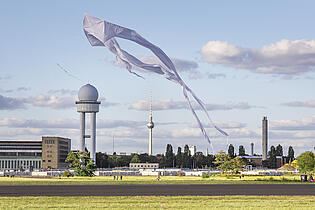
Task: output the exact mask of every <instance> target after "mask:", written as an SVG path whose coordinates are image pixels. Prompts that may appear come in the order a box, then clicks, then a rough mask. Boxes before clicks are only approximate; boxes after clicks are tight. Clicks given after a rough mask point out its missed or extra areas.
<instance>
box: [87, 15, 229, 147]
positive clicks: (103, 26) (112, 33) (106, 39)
mask: <svg viewBox="0 0 315 210" xmlns="http://www.w3.org/2000/svg"><path fill="white" fill-rule="evenodd" d="M83 29H84V33H85V35H86V37H87V38H88V40H89V42H90V44H91V45H92V46H105V47H107V48H108V49H109V50H110V51H111V52H112V53H114V54H115V55H116V59H117V60H119V61H121V62H122V63H123V64H124V65H125V66H126V69H127V70H128V71H129V72H130V73H132V74H134V75H136V76H138V77H142V76H140V75H138V74H137V73H135V72H133V71H131V68H132V65H134V66H137V67H139V68H141V69H143V70H145V71H148V72H154V73H157V74H160V75H163V76H164V77H165V78H166V79H168V80H170V81H173V82H175V83H177V84H179V85H180V86H181V87H182V89H183V94H184V96H185V98H186V100H187V103H188V105H189V108H190V110H191V111H192V113H193V115H194V116H195V118H196V120H197V122H198V125H199V127H200V130H201V132H202V134H203V135H204V137H205V138H206V139H207V141H208V142H209V144H211V142H210V139H209V137H208V135H207V132H206V130H205V129H204V126H203V125H202V123H201V122H200V120H199V118H198V116H197V114H196V112H195V110H194V109H193V107H192V104H191V102H190V99H189V96H188V94H187V93H190V94H191V96H192V97H193V98H194V99H195V100H196V102H197V103H198V104H199V105H200V107H201V109H202V110H203V111H204V113H205V114H206V116H207V118H208V119H209V121H210V123H211V124H212V126H213V127H214V128H215V129H216V130H217V131H219V132H220V133H221V134H223V135H224V136H228V134H227V133H226V132H224V131H223V130H222V129H220V128H218V127H217V126H216V125H214V123H213V121H212V120H211V118H210V116H209V114H208V112H207V109H206V106H205V104H204V103H203V102H202V101H201V100H200V99H199V98H198V97H197V96H196V95H195V94H194V92H193V91H192V90H191V89H190V88H189V87H187V85H186V84H185V83H184V81H183V80H182V79H181V77H180V76H179V74H178V73H177V71H176V68H175V66H174V64H173V62H172V61H171V59H170V58H169V57H168V56H167V55H166V54H165V53H164V52H163V51H162V50H161V49H160V48H159V47H157V46H155V45H154V44H152V43H151V42H149V41H147V40H146V39H144V38H143V37H142V36H140V35H139V34H138V33H137V32H136V31H134V30H131V29H128V28H124V27H121V26H118V25H115V24H112V23H109V22H106V21H104V20H101V19H99V18H96V17H92V16H90V15H88V14H85V15H84V20H83ZM115 37H118V38H122V39H127V40H130V41H133V42H136V43H137V44H139V45H142V46H143V47H145V48H148V49H149V50H151V51H152V52H153V53H154V54H155V55H156V57H158V58H159V60H160V61H161V62H162V65H160V64H147V63H143V62H142V61H141V60H139V59H138V58H136V57H135V56H133V55H131V54H129V53H128V52H126V51H124V50H123V49H121V48H120V46H119V44H118V42H117V41H116V39H115Z"/></svg>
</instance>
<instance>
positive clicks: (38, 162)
mask: <svg viewBox="0 0 315 210" xmlns="http://www.w3.org/2000/svg"><path fill="white" fill-rule="evenodd" d="M41 167H42V142H41V141H0V169H14V170H17V169H20V170H21V169H40V168H41Z"/></svg>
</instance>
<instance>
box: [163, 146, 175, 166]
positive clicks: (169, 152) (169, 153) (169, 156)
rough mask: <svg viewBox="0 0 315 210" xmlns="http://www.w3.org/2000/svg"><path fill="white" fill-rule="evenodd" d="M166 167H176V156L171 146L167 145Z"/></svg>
mask: <svg viewBox="0 0 315 210" xmlns="http://www.w3.org/2000/svg"><path fill="white" fill-rule="evenodd" d="M165 166H166V167H168V168H171V167H173V166H174V154H173V147H172V145H171V144H167V146H166V152H165Z"/></svg>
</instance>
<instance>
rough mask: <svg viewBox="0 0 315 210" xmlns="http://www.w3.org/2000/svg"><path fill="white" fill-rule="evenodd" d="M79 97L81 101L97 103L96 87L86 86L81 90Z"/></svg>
mask: <svg viewBox="0 0 315 210" xmlns="http://www.w3.org/2000/svg"><path fill="white" fill-rule="evenodd" d="M78 96H79V101H97V99H98V92H97V90H96V88H95V87H94V86H92V85H90V84H86V85H83V86H82V87H81V88H80V90H79V94H78Z"/></svg>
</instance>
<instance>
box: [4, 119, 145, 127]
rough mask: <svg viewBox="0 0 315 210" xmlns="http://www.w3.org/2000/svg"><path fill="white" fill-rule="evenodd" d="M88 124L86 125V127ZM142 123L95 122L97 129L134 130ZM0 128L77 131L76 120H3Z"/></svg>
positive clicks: (142, 124)
mask: <svg viewBox="0 0 315 210" xmlns="http://www.w3.org/2000/svg"><path fill="white" fill-rule="evenodd" d="M88 125H89V124H87V127H88ZM145 125H146V122H144V121H132V120H102V119H99V120H98V121H97V128H99V129H103V128H118V127H128V128H136V127H139V126H145ZM0 127H9V128H45V129H54V128H62V129H79V120H78V119H57V120H35V119H18V118H3V119H0Z"/></svg>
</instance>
